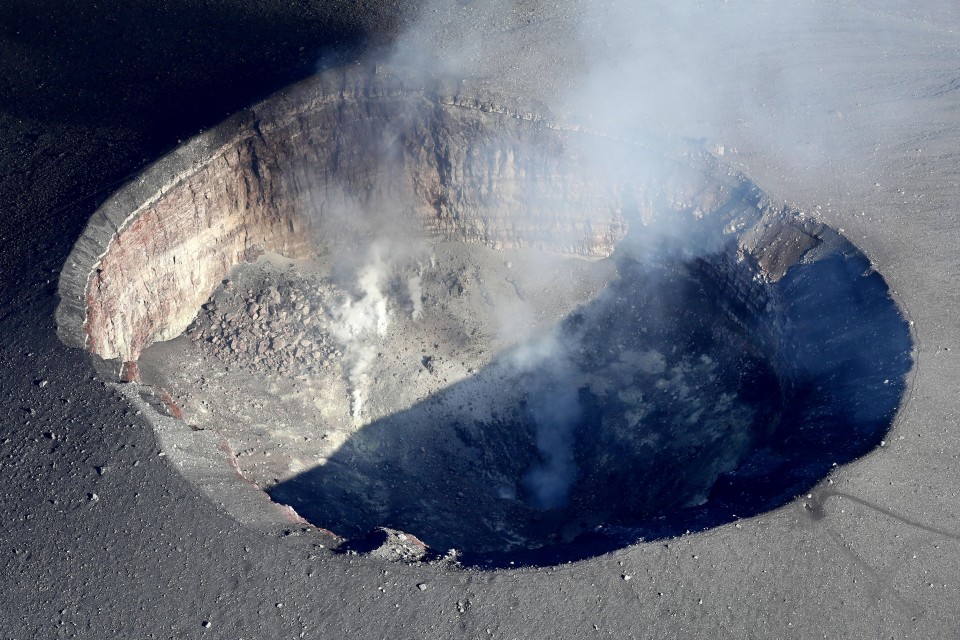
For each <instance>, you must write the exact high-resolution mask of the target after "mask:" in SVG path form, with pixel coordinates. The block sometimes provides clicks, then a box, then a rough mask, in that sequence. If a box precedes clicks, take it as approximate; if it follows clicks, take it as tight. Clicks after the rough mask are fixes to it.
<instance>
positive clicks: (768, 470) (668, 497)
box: [57, 66, 912, 567]
mask: <svg viewBox="0 0 960 640" xmlns="http://www.w3.org/2000/svg"><path fill="white" fill-rule="evenodd" d="M60 295H61V305H60V307H59V308H58V311H57V318H58V330H59V333H60V336H61V338H62V339H63V340H64V341H65V342H66V343H68V344H71V345H74V346H78V347H83V348H85V349H87V350H89V351H90V352H91V353H92V354H93V356H94V359H95V361H96V362H97V363H98V368H99V370H100V371H101V373H102V375H104V376H105V377H106V378H108V379H110V380H111V381H114V382H115V383H116V384H117V385H118V388H119V389H121V390H122V391H123V392H124V393H126V394H127V395H128V396H130V397H131V398H132V399H134V400H135V401H137V402H141V403H143V405H144V406H147V407H150V411H151V412H152V415H153V416H154V419H155V422H156V424H157V425H158V434H159V435H160V439H161V443H162V444H164V449H165V451H166V452H167V455H168V456H169V457H170V458H171V460H172V461H173V462H174V463H175V464H177V465H178V466H179V467H180V468H181V469H182V470H183V472H184V474H185V475H187V476H188V477H190V478H192V479H193V480H194V481H195V482H197V483H198V484H199V485H200V486H201V487H202V488H204V489H205V490H206V491H207V492H208V493H210V494H211V496H212V497H213V498H214V499H215V500H216V501H218V502H219V503H221V504H223V505H224V506H226V508H227V509H228V510H229V511H230V512H231V513H232V514H234V515H235V516H236V517H238V518H239V519H241V520H244V519H245V518H246V519H249V514H250V512H251V511H259V512H265V510H267V509H268V506H267V505H266V502H265V501H264V503H262V504H261V503H257V502H256V501H253V502H251V501H248V500H244V501H237V500H236V499H233V498H230V497H229V495H228V494H230V493H231V492H235V491H240V489H238V488H237V487H238V485H240V484H243V483H238V482H234V483H231V482H227V481H225V480H224V479H225V478H228V477H236V476H237V474H238V475H239V477H240V478H242V479H243V481H244V482H245V483H247V484H246V485H244V486H247V487H254V488H255V489H256V491H258V492H259V491H262V492H265V493H266V494H267V495H269V496H270V498H271V499H272V501H273V502H274V503H278V504H281V505H286V506H288V507H290V508H292V509H293V510H294V511H295V513H296V514H299V515H298V517H299V518H302V521H303V522H309V523H311V524H312V525H314V526H316V527H318V528H321V529H323V530H325V531H327V537H326V538H325V539H326V540H327V541H328V543H329V544H330V545H331V546H333V547H335V548H336V549H339V550H340V551H345V552H353V553H356V552H373V553H375V554H377V555H380V556H381V557H385V558H388V559H400V560H428V559H430V558H456V559H457V560H458V561H459V562H460V563H462V564H466V565H470V566H476V567H501V566H517V565H551V564H556V563H560V562H566V561H571V560H580V559H584V558H589V557H592V556H596V555H599V554H602V553H606V552H609V551H612V550H614V549H617V548H621V547H624V546H628V545H631V544H635V543H637V542H638V541H641V540H654V539H658V538H663V537H668V536H674V535H678V534H682V533H684V532H687V531H696V530H702V529H705V528H709V527H713V526H719V525H723V524H726V523H729V522H731V521H733V520H735V519H737V518H742V517H750V516H753V515H756V514H759V513H762V512H764V511H768V510H770V509H773V508H777V507H780V506H783V505H784V504H786V503H788V502H789V501H790V500H792V499H793V498H794V497H795V496H796V495H798V494H799V493H801V492H803V491H806V490H807V489H809V488H810V487H811V486H812V485H813V484H815V483H816V482H818V481H819V480H820V479H822V478H823V477H824V476H825V475H826V474H828V473H829V471H830V469H831V468H832V467H833V466H835V465H837V464H844V463H847V462H850V461H852V460H854V459H856V458H857V457H859V456H862V455H864V454H866V453H867V452H869V451H870V450H871V449H873V448H874V447H876V446H877V445H878V444H879V443H880V442H881V440H882V439H883V438H884V436H885V434H886V432H887V430H888V429H889V428H890V425H891V421H892V420H893V418H894V416H895V413H896V410H897V407H898V405H899V403H900V400H901V397H902V396H903V393H904V391H905V388H906V384H907V374H908V372H909V370H910V368H911V364H912V361H911V356H910V351H911V337H910V332H909V328H908V325H907V323H906V322H905V321H904V319H903V317H902V315H901V313H900V312H899V310H898V308H897V306H896V304H895V303H894V301H893V300H892V299H891V297H890V295H889V291H888V288H887V286H886V284H885V282H884V281H883V279H882V277H881V276H880V275H879V274H878V273H877V272H875V271H874V270H873V269H872V268H871V265H870V261H869V260H868V259H867V258H866V257H865V256H864V255H863V254H862V253H861V252H860V251H859V250H858V249H857V248H856V247H855V246H854V245H852V244H851V243H850V242H849V241H848V240H847V239H846V238H845V237H843V236H842V234H840V233H838V232H837V231H835V230H834V229H831V228H830V227H828V226H826V225H825V224H823V223H821V222H819V221H817V220H815V219H812V218H810V217H807V216H805V215H804V214H803V213H802V212H799V211H796V210H794V209H792V208H790V207H788V206H784V205H777V204H774V203H772V202H771V201H770V200H769V198H767V197H766V196H765V195H764V194H763V193H762V191H761V190H760V189H759V188H758V187H757V186H756V185H755V184H753V183H752V182H751V181H750V180H749V179H748V178H746V177H745V176H743V175H740V174H738V173H737V172H735V171H732V170H730V169H729V168H727V167H726V166H725V165H724V164H723V163H722V162H721V160H720V159H718V158H717V157H715V156H713V155H711V154H710V153H708V152H706V151H705V150H704V149H702V148H701V147H700V146H698V145H697V144H696V143H693V142H687V141H676V140H670V139H668V138H666V139H658V140H652V139H647V140H643V141H638V140H633V139H629V138H627V137H618V136H616V135H611V134H609V133H606V132H601V131H594V130H590V129H585V128H583V127H580V126H578V125H576V124H574V123H572V122H567V121H565V120H563V119H561V118H552V117H550V116H549V115H547V113H546V110H545V109H543V108H541V107H537V106H534V105H529V104H525V103H523V102H522V101H519V100H510V99H506V98H504V97H503V96H495V95H492V94H490V95H488V94H484V93H482V92H481V91H479V90H477V89H475V88H473V87H471V85H470V84H469V83H466V82H460V81H457V82H454V81H443V80H437V79H424V78H422V77H419V76H417V75H415V74H411V73H407V72H405V71H402V70H399V69H391V68H385V67H362V66H358V67H350V68H344V69H337V70H331V71H328V72H325V73H323V74H321V75H319V76H317V77H314V78H312V79H309V80H307V81H304V82H302V83H300V84H298V85H294V86H293V87H290V88H289V89H287V90H285V91H283V92H281V93H280V94H278V95H277V96H274V97H273V98H270V99H268V100H267V101H265V102H263V103H261V104H259V105H256V106H255V107H252V108H251V109H249V110H247V111H245V112H243V113H240V114H238V115H237V116H235V117H234V118H232V119H230V120H229V121H227V122H225V123H224V124H222V125H221V126H219V127H217V128H215V129H213V130H211V131H208V132H205V133H203V134H201V135H200V136H198V137H197V138H195V139H194V140H191V141H190V142H188V143H186V144H185V145H183V146H182V147H181V148H179V149H178V150H176V151H175V152H174V153H172V154H171V155H170V156H168V157H166V158H164V159H162V160H160V161H159V162H157V163H156V164H155V165H154V166H153V167H151V168H150V169H149V170H147V171H146V172H145V173H144V174H143V175H142V176H141V177H139V178H138V179H137V180H135V181H134V182H132V183H131V184H130V185H128V186H126V187H124V188H123V189H121V190H120V191H119V192H118V193H117V194H116V195H115V196H114V197H113V198H111V199H110V200H109V201H108V202H107V203H106V204H104V206H103V207H102V208H101V209H100V210H98V211H97V212H96V213H95V214H94V217H93V218H92V219H91V222H90V224H89V225H88V227H87V229H86V231H85V232H84V234H83V236H82V237H81V238H80V239H79V240H78V242H77V244H76V246H75V248H74V251H73V253H72V254H71V256H70V258H69V259H68V260H67V263H66V265H65V267H64V270H63V273H62V276H61V281H60ZM202 442H205V443H207V444H206V445H203V446H201V444H198V443H202ZM251 490H252V489H251ZM259 495H263V494H259ZM288 513H291V512H288Z"/></svg>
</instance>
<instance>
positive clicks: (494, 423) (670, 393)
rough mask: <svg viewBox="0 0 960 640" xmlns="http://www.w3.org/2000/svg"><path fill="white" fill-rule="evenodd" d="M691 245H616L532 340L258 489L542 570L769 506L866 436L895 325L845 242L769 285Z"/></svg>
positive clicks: (338, 516) (883, 421) (887, 410)
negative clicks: (579, 300)
mask: <svg viewBox="0 0 960 640" xmlns="http://www.w3.org/2000/svg"><path fill="white" fill-rule="evenodd" d="M734 255H735V252H734V248H733V247H728V249H727V250H726V251H724V252H721V253H718V254H715V255H712V256H710V257H709V258H695V259H690V258H681V257H679V256H676V255H675V256H669V255H663V254H661V255H660V256H659V257H658V258H657V259H655V260H648V261H644V262H639V261H637V260H636V259H633V258H631V257H629V256H623V255H620V256H619V257H618V258H617V265H618V269H619V275H620V277H619V279H618V280H617V281H615V282H614V283H613V284H612V285H611V286H610V287H609V288H608V289H607V290H606V291H605V292H604V293H603V294H602V295H601V296H600V297H599V298H598V299H597V300H594V301H592V302H590V303H588V304H586V305H584V306H583V307H581V308H580V309H579V310H578V311H577V312H575V313H574V314H572V315H571V316H570V317H568V318H567V319H566V320H565V321H564V322H563V323H562V324H561V325H560V326H559V327H557V328H556V329H555V330H554V331H553V332H552V333H551V334H550V335H546V336H542V337H541V338H539V339H537V340H535V341H532V342H531V343H529V344H524V345H520V346H518V347H517V348H515V349H514V350H512V351H511V352H509V353H505V354H502V355H501V356H500V357H498V358H497V359H496V361H495V362H493V363H491V364H490V365H488V366H487V367H486V368H484V369H483V370H482V371H480V372H478V373H477V374H475V375H474V376H473V377H471V378H469V379H467V380H464V381H462V382H460V383H458V384H455V385H453V386H451V387H449V388H447V389H445V390H443V391H442V392H440V393H438V394H436V395H435V396H433V397H431V398H429V399H428V400H426V401H423V402H421V403H419V404H417V405H415V406H413V407H412V408H411V409H409V410H407V411H404V412H402V413H399V414H396V415H392V416H389V417H387V418H384V419H382V420H378V421H376V422H374V423H372V424H370V425H368V426H366V427H364V428H363V429H362V430H360V431H359V432H358V433H356V434H355V435H354V436H353V437H352V438H351V439H350V440H349V441H347V442H346V443H345V444H344V445H343V447H342V448H341V449H340V450H339V451H338V452H337V453H336V454H335V455H334V456H333V457H331V458H330V459H329V460H328V461H327V463H326V464H324V465H323V466H320V467H316V468H314V469H311V470H309V471H307V472H304V473H302V474H300V475H299V476H297V477H295V478H293V479H291V480H289V481H287V482H284V483H282V484H280V485H278V486H276V487H275V488H274V489H273V490H272V491H271V492H270V493H271V496H272V497H273V499H274V500H276V501H278V502H281V503H284V504H289V505H291V506H293V507H294V508H295V509H296V510H297V512H298V513H300V514H301V515H302V516H303V517H305V518H306V519H307V520H309V521H310V522H312V523H314V524H316V525H318V526H321V527H324V528H327V529H330V530H332V531H334V532H335V533H337V534H339V535H342V536H345V537H348V538H356V537H358V536H362V535H364V534H365V533H367V532H369V531H370V530H372V529H374V528H375V527H390V528H394V529H400V530H403V531H406V532H409V533H412V534H414V535H415V536H417V537H418V538H420V539H421V540H423V541H424V542H425V543H427V544H428V545H429V546H430V547H431V548H432V549H433V550H434V551H436V552H437V553H443V552H445V551H446V550H447V549H450V548H455V549H457V550H458V552H459V553H460V559H461V561H462V562H463V563H464V564H466V565H471V566H479V567H491V568H492V567H499V566H511V565H515V566H518V565H551V564H557V563H560V562H566V561H572V560H579V559H584V558H588V557H591V556H595V555H598V554H602V553H605V552H608V551H611V550H613V549H616V548H620V547H623V546H627V545H629V544H632V543H635V542H637V541H638V540H640V539H646V540H651V539H657V538H662V537H669V536H675V535H679V534H682V533H684V532H686V531H696V530H702V529H706V528H710V527H715V526H718V525H722V524H725V523H728V522H730V521H732V520H734V519H737V518H741V517H749V516H753V515H756V514H759V513H762V512H764V511H768V510H770V509H773V508H776V507H779V506H782V505H784V504H786V503H787V502H788V501H790V500H791V499H792V498H793V497H795V496H796V495H797V494H799V493H801V492H803V491H806V490H807V489H808V488H809V487H811V486H812V485H813V484H814V483H816V482H817V481H818V480H820V479H821V478H823V477H824V476H825V475H826V474H827V473H828V471H829V469H830V468H831V466H832V465H834V464H843V463H846V462H849V461H851V460H853V459H855V458H857V457H859V456H861V455H863V454H865V453H866V452H868V451H869V450H871V449H872V448H873V447H875V446H876V445H877V444H878V443H879V441H880V440H881V439H882V437H883V436H884V434H885V433H886V431H887V430H888V428H889V426H890V422H891V419H892V417H893V415H894V413H895V411H896V408H897V406H898V404H899V402H900V398H901V396H902V394H903V391H904V388H905V384H906V375H907V373H908V371H909V369H910V367H911V358H910V348H911V339H910V335H909V331H908V328H907V325H906V323H905V322H904V320H903V318H902V317H901V315H900V313H899V312H898V310H897V309H896V306H895V305H894V303H893V301H892V300H891V299H890V297H889V295H888V289H887V286H886V284H885V283H884V281H883V280H882V278H881V277H880V276H879V275H878V274H876V273H874V272H871V271H870V268H869V263H868V262H867V260H866V259H865V258H864V257H863V256H862V254H860V253H859V252H857V251H856V249H854V248H853V247H852V246H851V245H849V243H847V242H846V241H845V240H841V241H838V242H835V243H834V246H833V247H831V248H830V249H829V250H827V249H823V250H821V251H819V253H818V254H817V255H810V256H808V259H807V260H806V261H805V262H804V263H801V264H798V265H795V266H794V267H792V268H791V269H790V270H789V271H788V272H787V274H786V276H785V277H784V278H782V279H781V280H780V281H779V282H777V283H775V284H761V283H758V282H757V281H752V280H751V279H750V278H749V277H748V275H744V273H746V274H749V273H751V272H750V271H749V270H746V271H743V272H741V273H739V274H737V273H735V272H736V267H733V266H731V265H733V264H734V263H735V260H734Z"/></svg>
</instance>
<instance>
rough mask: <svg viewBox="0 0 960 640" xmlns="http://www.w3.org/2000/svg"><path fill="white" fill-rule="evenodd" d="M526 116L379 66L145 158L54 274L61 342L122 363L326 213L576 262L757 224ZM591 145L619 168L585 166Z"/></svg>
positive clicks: (304, 243)
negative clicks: (371, 214)
mask: <svg viewBox="0 0 960 640" xmlns="http://www.w3.org/2000/svg"><path fill="white" fill-rule="evenodd" d="M541 114H542V110H539V109H536V108H534V107H532V106H530V105H524V104H520V103H516V102H514V103H511V102H509V101H507V100H505V99H503V98H498V97H483V96H478V95H477V94H476V92H471V91H469V90H467V89H466V88H464V87H463V86H461V85H459V84H456V83H450V84H445V83H443V82H440V81H429V82H427V81H424V80H422V79H420V78H417V77H413V76H405V75H403V74H402V73H399V72H396V71H391V72H386V71H384V70H382V69H369V68H359V67H358V68H351V69H346V70H336V71H331V72H327V73H324V74H322V75H320V76H316V77H314V78H312V79H309V80H307V81H305V82H302V83H300V84H298V85H295V86H293V87H291V88H289V89H287V90H285V91H284V92H282V93H281V94H278V95H277V96H274V97H273V98H271V99H269V100H267V101H266V102H264V103H262V104H260V105H257V106H255V107H253V108H251V109H249V110H247V111H245V112H242V113H240V114H238V115H237V116H235V117H233V118H231V119H230V120H228V121H227V122H225V123H224V124H222V125H220V126H218V127H217V128H215V129H213V130H210V131H208V132H205V133H203V134H201V135H200V136H198V137H197V138H195V139H193V140H191V141H190V142H188V143H187V144H185V145H183V146H182V147H180V148H179V149H177V150H176V151H175V152H173V153H172V154H170V155H169V156H167V157H165V158H163V159H161V160H160V161H158V162H157V163H156V164H155V165H153V166H152V167H151V168H150V169H149V170H147V171H146V172H145V173H144V174H143V175H142V176H141V177H140V178H138V179H137V180H136V181H134V182H132V183H131V184H129V185H127V186H126V187H125V188H123V189H121V190H120V191H119V192H118V193H117V194H116V195H115V196H113V197H112V198H111V199H110V200H109V201H108V202H107V203H106V204H104V205H103V207H101V209H100V210H98V211H97V212H96V213H95V214H94V216H93V217H92V219H91V221H90V223H89V225H88V227H87V229H86V230H85V231H84V233H83V235H82V237H81V238H80V239H79V240H78V242H77V244H76V246H75V248H74V250H73V252H72V253H71V255H70V257H69V258H68V260H67V263H66V265H65V268H64V272H63V275H62V277H61V281H60V295H61V298H62V303H61V305H60V307H59V309H58V311H57V318H58V328H59V332H60V335H61V338H62V339H64V341H65V342H67V343H68V344H72V345H76V346H82V347H85V348H86V349H88V350H89V351H91V352H93V353H95V354H97V355H99V356H100V357H102V358H105V359H114V358H116V359H120V360H122V361H135V360H136V359H137V358H138V356H139V354H140V352H141V351H142V350H143V349H144V348H145V347H146V346H148V345H149V344H151V343H153V342H156V341H161V340H166V339H169V338H172V337H174V336H176V335H178V334H180V333H181V332H182V331H183V330H184V329H185V328H186V327H187V326H188V324H189V323H190V321H191V320H192V319H193V317H194V316H195V314H196V312H197V310H198V308H199V307H200V305H201V304H202V303H203V302H204V301H205V300H206V299H207V298H208V297H209V295H210V293H211V292H212V291H213V289H214V288H215V287H216V286H217V285H218V284H219V282H220V281H221V280H222V279H223V278H224V277H225V276H226V274H227V273H228V271H229V270H230V268H231V266H233V265H234V264H237V263H238V262H241V261H244V260H250V259H254V258H255V257H256V256H258V255H260V254H262V253H264V252H276V253H279V254H282V255H285V256H288V257H294V258H300V257H308V256H310V255H311V253H312V252H313V251H314V250H315V249H314V247H315V246H316V243H315V242H314V241H315V240H317V237H316V235H315V234H316V233H318V229H319V228H320V227H321V226H322V225H321V224H320V223H321V222H323V221H325V220H327V219H329V218H330V217H331V216H338V215H339V216H362V215H364V213H365V212H368V211H377V212H378V213H380V214H383V213H386V214H388V215H389V217H390V219H391V220H395V221H397V225H398V226H404V225H405V226H407V227H408V228H410V229H415V230H416V233H417V235H421V236H424V237H426V238H428V239H432V240H435V241H439V240H457V241H466V242H478V243H483V244H485V245H487V246H490V247H494V248H502V247H534V248H540V249H545V250H549V251H553V252H558V253H567V254H578V255H583V256H593V257H601V256H607V255H609V254H610V253H611V252H612V251H614V249H615V246H616V244H617V242H618V241H620V240H621V239H622V238H623V237H624V235H625V234H626V233H627V231H628V228H629V226H630V224H631V221H632V223H633V224H642V223H644V222H646V221H648V220H651V219H653V218H654V217H656V215H658V214H659V213H662V212H665V211H666V212H671V213H672V214H678V215H679V216H680V217H681V218H685V219H687V220H689V221H691V222H696V226H697V228H698V229H700V235H702V236H703V237H718V236H721V235H723V234H717V231H718V230H720V229H721V228H722V227H723V226H724V225H727V224H731V227H730V231H731V232H732V231H733V230H734V229H733V226H732V225H733V224H737V225H739V227H738V228H737V229H736V230H737V231H740V230H742V228H743V226H744V225H749V224H751V223H753V222H755V221H756V220H757V219H759V217H760V214H761V207H760V206H759V203H758V201H757V198H755V197H744V194H745V191H750V189H752V187H751V186H750V185H749V184H748V183H747V182H746V181H745V180H743V179H742V178H740V177H739V176H735V175H732V174H728V173H727V172H724V171H722V170H719V169H718V167H717V166H716V165H715V164H711V162H709V158H706V159H705V158H697V159H696V161H694V160H692V159H683V158H681V159H680V160H679V161H666V160H664V159H663V157H662V156H661V155H659V154H654V153H653V152H651V151H650V150H649V149H647V148H643V147H640V146H637V145H632V144H629V143H626V142H617V141H614V140H611V139H608V138H605V137H603V136H600V135H599V134H596V133H592V132H586V131H583V130H581V129H579V128H578V127H575V126H572V125H568V124H565V123H563V122H558V121H552V120H548V119H545V118H544V117H543V116H542V115H541ZM584 141H588V143H587V144H584ZM602 145H609V146H610V148H616V149H618V150H619V151H618V152H617V153H621V154H623V153H628V154H629V155H630V158H631V162H630V163H629V164H630V166H631V167H633V169H631V171H629V172H627V171H622V170H617V169H615V168H614V167H615V166H616V163H612V164H609V165H605V164H604V163H603V162H602V161H601V162H599V163H598V162H597V158H596V157H595V154H596V153H597V152H596V150H597V149H598V148H602ZM600 155H602V153H601V154H600ZM705 160H706V161H705ZM636 167H642V168H643V169H644V170H645V171H644V172H643V173H642V174H640V173H638V172H637V170H636ZM648 172H649V173H648ZM651 176H658V178H657V179H653V178H652V177H651ZM380 219H382V216H381V218H380ZM704 221H707V222H704ZM696 235H698V234H693V236H694V237H695V236H696Z"/></svg>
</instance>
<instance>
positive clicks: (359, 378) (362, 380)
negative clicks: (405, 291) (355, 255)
mask: <svg viewBox="0 0 960 640" xmlns="http://www.w3.org/2000/svg"><path fill="white" fill-rule="evenodd" d="M389 274H390V268H389V265H388V264H387V262H386V261H385V260H384V257H383V252H382V251H381V248H380V246H379V245H378V244H374V245H372V246H371V247H370V250H369V254H368V260H367V261H366V262H365V263H364V264H363V265H362V266H361V267H360V269H359V270H358V272H357V278H356V288H357V292H356V294H355V295H354V294H349V293H348V294H347V295H346V297H345V298H344V299H343V301H342V302H341V303H340V304H339V305H337V306H335V307H334V308H333V309H331V315H332V316H333V322H332V323H331V324H330V331H331V333H332V334H333V336H334V338H336V340H337V341H338V342H339V343H340V345H341V347H342V348H343V363H344V368H345V370H346V375H347V382H348V384H349V385H350V395H351V402H350V413H351V414H352V415H353V418H354V419H355V420H360V419H362V417H363V408H364V402H365V401H366V398H367V395H368V390H369V387H370V374H369V371H370V365H371V364H372V363H373V361H374V359H375V358H376V357H377V347H378V343H379V341H380V339H381V338H383V337H384V336H385V335H386V333H387V328H388V327H389V326H390V307H389V301H388V299H387V296H386V295H385V294H384V288H385V285H386V282H387V279H388V277H389Z"/></svg>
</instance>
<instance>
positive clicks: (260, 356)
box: [187, 272, 343, 375]
mask: <svg viewBox="0 0 960 640" xmlns="http://www.w3.org/2000/svg"><path fill="white" fill-rule="evenodd" d="M332 289H333V288H332V285H330V284H329V283H324V282H322V281H317V280H313V279H311V278H307V277H303V276H298V275H295V274H292V273H289V272H285V273H284V274H283V277H282V278H281V279H279V280H277V281H270V280H267V281H265V282H262V283H260V286H258V287H249V288H244V289H241V288H239V287H237V286H236V284H235V283H234V282H232V281H230V280H225V281H224V283H223V285H222V286H221V287H220V289H219V290H218V291H217V292H216V293H215V294H214V296H213V297H212V298H211V300H210V301H209V302H207V303H206V304H204V305H203V307H202V308H201V310H200V312H199V314H198V315H197V317H196V319H194V321H193V323H191V325H190V327H189V328H188V329H187V335H188V336H189V337H190V338H191V339H192V340H193V341H194V342H195V343H196V344H197V345H198V346H200V347H201V348H202V349H203V350H205V351H206V352H207V353H208V354H210V355H213V356H215V357H216V358H217V359H218V360H220V361H221V362H223V363H224V364H226V365H227V366H236V367H242V368H245V369H247V370H249V371H252V372H263V371H275V372H277V373H281V374H287V375H298V374H306V373H315V372H317V371H318V370H320V369H323V370H329V369H331V367H333V366H334V364H335V360H336V359H337V358H339V357H341V356H342V355H343V354H342V353H341V352H340V350H339V349H337V346H336V344H335V343H334V342H333V340H332V338H331V337H330V334H329V321H330V317H329V313H328V309H325V308H324V301H325V300H326V301H329V300H335V299H336V298H337V292H336V291H334V290H332Z"/></svg>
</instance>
